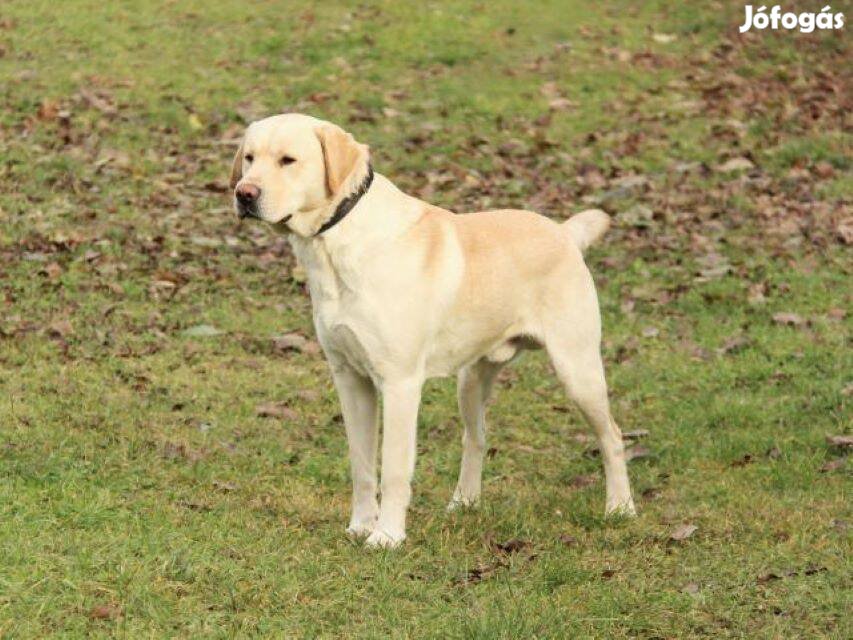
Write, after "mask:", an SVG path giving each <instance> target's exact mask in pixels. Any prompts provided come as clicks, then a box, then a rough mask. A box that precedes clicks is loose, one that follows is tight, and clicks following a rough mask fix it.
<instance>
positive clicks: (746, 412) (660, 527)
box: [0, 0, 853, 638]
mask: <svg viewBox="0 0 853 640" xmlns="http://www.w3.org/2000/svg"><path fill="white" fill-rule="evenodd" d="M315 4H317V3H308V2H289V3H278V2H258V3H243V2H233V1H227V0H215V1H214V0H210V1H206V2H201V1H186V2H171V3H163V2H154V1H150V0H145V1H140V2H135V3H117V2H87V1H84V0H73V1H67V2H64V3H62V4H61V8H60V5H58V4H57V3H55V2H47V1H44V0H39V1H30V2H21V1H18V0H13V1H11V2H6V3H4V4H3V6H2V7H0V78H2V82H0V301H2V307H0V308H1V309H2V311H0V313H1V314H2V315H0V636H2V637H9V638H43V637H51V636H56V637H60V636H61V637H111V636H117V637H128V638H141V637H310V638H313V637H329V638H350V637H352V638H356V637H358V638H372V637H376V638H384V637H400V638H403V637H412V638H415V637H418V638H420V637H425V638H433V637H435V638H445V637H451V638H533V637H535V638H693V637H708V638H721V637H731V638H847V637H850V636H851V634H853V629H851V625H850V620H849V615H848V614H845V613H844V612H845V611H847V610H848V609H849V603H850V599H851V565H850V560H849V557H850V552H851V537H850V529H849V523H850V521H851V516H853V514H851V509H850V496H849V490H850V486H851V485H850V475H849V466H848V467H842V468H837V469H835V470H831V471H821V468H822V467H823V465H824V464H826V463H827V462H830V461H832V460H835V459H837V458H839V457H841V456H842V455H843V452H841V451H839V450H837V449H833V448H831V447H829V446H828V445H827V443H826V441H825V437H826V436H827V435H831V434H841V433H850V422H851V421H850V399H849V398H850V396H849V394H850V385H851V382H853V380H851V371H853V356H851V349H850V337H851V334H850V324H851V323H850V316H849V313H848V314H847V315H846V316H842V314H839V313H838V310H844V309H849V308H850V306H851V305H850V303H851V287H850V284H849V283H850V281H851V262H850V253H849V251H850V249H849V247H845V246H844V245H842V244H841V243H840V241H839V233H838V225H839V223H840V222H841V220H843V219H844V218H845V217H849V216H850V212H851V187H850V185H851V174H850V169H851V166H850V149H851V143H852V142H853V140H851V136H850V133H849V122H847V123H845V117H848V119H849V114H847V115H846V113H847V112H846V111H845V106H844V96H845V95H849V78H848V77H847V76H845V74H844V69H845V68H846V67H847V66H849V65H848V64H847V61H848V60H849V48H848V47H847V44H846V37H845V36H846V34H845V33H844V32H835V33H831V32H830V33H820V32H815V33H813V34H810V35H809V36H803V35H799V34H790V33H784V32H781V33H775V34H771V33H769V32H764V33H762V34H753V37H751V38H748V39H745V40H743V39H740V38H738V37H737V36H736V26H737V25H738V24H740V21H741V20H742V15H743V8H742V4H738V3H724V4H720V3H669V2H652V3H642V6H641V7H640V5H638V4H637V3H628V2H620V1H614V2H608V3H604V4H601V3H598V4H594V5H593V3H566V2H557V1H553V2H541V3H537V4H536V7H535V8H534V9H530V8H529V5H525V4H523V3H517V2H506V1H503V0H502V1H500V2H497V1H496V2H491V3H475V2H430V3H425V4H423V3H422V4H420V5H417V8H415V7H416V5H415V4H410V3H399V2H397V3H395V2H379V1H369V2H363V3H360V4H358V5H354V4H351V3H343V2H340V3H336V2H330V3H322V4H319V5H318V6H315ZM815 7H816V8H815V10H818V9H819V6H818V5H815ZM837 10H838V9H837ZM653 34H664V35H674V36H676V38H675V40H673V41H671V42H658V41H656V40H655V39H654V38H653ZM659 39H660V38H659ZM665 39H666V38H664V40H665ZM549 82H553V83H556V85H550V86H551V87H552V88H551V89H549V88H548V87H545V88H544V89H543V85H545V84H546V83H549ZM553 87H556V91H557V94H558V95H559V96H561V97H564V98H567V99H568V100H570V101H571V103H572V106H569V107H568V108H559V109H556V110H549V101H550V100H552V99H553V96H551V95H549V92H553V90H554V89H553ZM285 109H297V110H302V111H308V112H311V113H313V114H315V115H319V116H321V117H325V118H328V119H331V120H334V121H336V122H339V123H340V124H342V125H343V126H345V127H346V128H348V129H349V130H351V131H353V132H354V134H355V135H356V136H357V137H358V138H359V139H360V140H363V141H365V142H368V143H370V144H371V147H372V149H373V153H374V164H375V166H376V167H377V169H378V170H379V171H381V172H383V173H384V174H386V175H388V176H389V177H391V178H392V179H393V180H395V181H396V182H397V183H398V184H400V185H401V186H402V187H404V188H406V189H408V190H410V191H412V192H414V193H418V194H422V195H424V196H425V197H428V199H430V200H431V201H433V202H435V203H437V204H440V205H444V206H448V207H451V208H453V209H455V210H462V211H464V210H470V209H475V208H484V207H498V206H529V207H535V208H537V209H539V210H540V211H542V212H543V213H546V214H548V215H552V216H555V217H562V216H566V215H569V214H570V213H571V212H573V211H577V210H580V209H581V208H584V207H586V206H588V204H589V203H598V202H602V203H604V206H605V207H606V208H608V210H610V211H611V213H614V214H615V215H616V219H617V224H616V226H615V229H614V230H613V231H612V232H611V234H610V235H608V237H607V241H606V242H605V243H604V244H603V245H602V246H601V247H598V248H596V249H595V250H593V251H592V252H591V255H590V257H589V263H590V265H591V267H592V269H593V272H594V274H595V275H596V279H597V281H598V283H599V288H600V297H601V306H602V311H603V316H604V324H605V327H604V329H605V346H604V353H605V357H606V361H607V368H608V375H609V380H610V386H611V392H612V398H613V405H614V412H615V414H616V418H617V420H618V421H619V422H620V423H621V425H622V427H623V430H626V431H628V430H634V429H648V430H649V432H650V435H649V436H648V437H647V438H646V439H645V441H644V442H643V444H644V446H646V447H647V448H648V449H649V451H650V454H649V455H648V456H647V457H644V458H639V459H636V460H634V461H633V462H632V463H631V469H630V471H631V476H632V481H633V484H634V490H635V494H636V495H637V498H638V506H639V510H640V515H639V517H638V518H637V519H636V520H633V521H606V520H604V519H603V517H602V513H603V507H604V487H603V481H602V479H601V470H600V460H599V459H598V458H597V457H595V456H594V455H592V454H591V453H590V451H589V447H590V446H591V445H590V444H589V443H586V444H585V443H583V442H581V441H579V438H578V436H579V434H583V433H586V429H585V426H584V425H583V423H582V421H581V420H580V417H579V414H578V413H577V412H576V411H575V410H574V409H573V408H571V407H567V404H566V400H565V398H564V395H563V393H562V390H561V389H560V386H559V384H558V383H557V381H556V379H555V378H554V377H553V375H552V374H551V371H550V366H549V365H548V363H547V362H546V360H545V359H544V357H543V356H542V355H541V354H531V355H529V356H527V357H526V358H525V359H522V360H521V361H520V362H519V363H518V364H517V365H516V366H514V367H513V368H512V369H510V370H509V371H507V372H506V373H505V374H504V375H503V377H502V382H501V385H500V389H499V391H498V393H497V396H496V398H495V401H494V403H493V405H492V407H491V409H490V414H489V417H490V433H489V446H491V447H493V450H492V451H491V454H492V455H491V456H490V459H489V460H488V462H487V466H486V475H485V483H484V496H483V504H482V505H481V507H480V509H479V510H476V511H469V512H465V513H461V514H453V515H446V514H445V512H444V505H445V504H446V502H447V500H448V499H449V497H450V494H451V491H452V488H453V485H454V483H455V478H456V473H457V470H458V464H459V457H460V446H459V433H460V426H459V419H458V416H457V413H456V410H455V400H454V388H453V382H452V381H449V380H440V381H432V382H430V383H429V384H428V385H427V387H426V390H425V394H424V402H423V408H422V411H421V416H420V427H419V430H420V438H419V459H418V467H417V472H416V481H415V498H414V503H413V506H412V509H411V514H410V527H409V539H408V540H407V542H406V544H405V546H404V547H403V548H402V549H401V550H398V551H394V552H370V551H366V550H365V549H363V548H362V547H361V546H360V545H359V544H356V543H353V542H351V541H349V540H348V539H347V538H346V537H345V536H344V533H343V530H344V527H345V525H346V522H347V517H348V496H349V489H350V488H349V480H348V469H347V464H346V442H345V438H344V433H343V428H342V425H341V423H340V416H339V413H338V407H337V400H336V397H335V395H334V393H333V390H332V388H331V384H330V380H329V376H328V373H327V369H326V365H325V363H324V361H323V360H322V358H321V357H320V356H319V355H315V354H312V353H310V352H305V353H285V354H281V353H277V352H276V351H275V350H274V349H273V346H272V342H271V340H270V338H271V336H273V335H275V334H279V333H283V332H286V331H301V332H303V333H304V334H305V335H308V336H310V335H311V327H310V305H309V301H308V299H307V297H306V295H305V292H304V289H303V285H302V283H301V278H300V276H299V273H298V271H297V270H295V263H294V260H293V258H292V256H291V255H290V252H289V250H288V249H287V246H286V244H285V243H284V242H283V241H282V240H281V239H280V238H276V237H275V236H273V235H271V234H270V233H269V232H268V231H267V230H265V229H263V228H260V227H256V226H252V225H244V226H240V225H238V224H237V222H236V220H235V219H234V216H233V214H232V213H231V212H230V211H229V209H228V207H229V202H228V200H229V198H228V196H227V195H226V194H224V193H223V192H222V191H223V189H224V187H225V179H226V175H227V171H228V169H229V167H230V158H231V154H232V153H233V151H234V148H235V147H236V140H237V137H238V136H239V134H240V131H241V129H242V127H243V125H244V124H245V121H246V119H247V118H251V117H258V116H262V115H265V114H269V113H274V112H278V111H281V110H285ZM546 116H547V117H546ZM845 127H848V128H847V129H845ZM739 156H747V157H749V158H750V159H751V160H752V161H753V162H754V164H755V165H756V169H755V170H754V171H752V172H747V173H745V174H731V175H728V174H723V173H720V172H718V171H716V170H715V167H717V166H718V165H720V164H722V163H723V162H725V160H727V159H729V158H732V157H739ZM689 163H698V164H689ZM590 171H593V172H594V173H595V172H597V174H598V175H599V176H600V180H598V181H587V180H585V179H584V178H583V176H589V175H590ZM631 174H640V175H643V176H645V177H646V178H647V184H646V185H645V186H643V187H642V188H640V189H639V190H634V191H631V190H627V191H626V190H623V191H619V189H618V179H619V178H620V177H624V176H625V175H631ZM466 177H467V179H466ZM579 177H580V178H579ZM428 184H429V185H431V186H429V187H427V185H428ZM614 190H615V191H614ZM637 203H640V204H645V205H647V206H649V207H651V208H652V210H653V211H654V218H653V219H652V220H651V221H650V222H649V223H648V226H647V227H645V228H643V229H637V228H633V227H632V226H631V223H630V221H628V220H626V219H625V218H620V214H621V213H623V212H624V211H626V210H628V209H630V207H631V206H632V205H634V204H637ZM709 254H718V255H719V256H721V258H717V259H710V261H711V262H710V263H709V258H708V257H707V256H708V255H709ZM714 260H717V262H716V263H715V262H714ZM720 260H723V261H724V262H725V263H726V264H728V265H730V269H729V270H728V272H727V273H724V274H722V275H720V273H717V274H713V273H712V274H711V275H710V276H709V277H702V276H701V274H702V271H703V270H707V269H708V268H709V264H711V266H713V264H717V263H719V261H720ZM759 289H760V291H761V292H762V296H763V300H756V297H757V296H756V290H759ZM782 312H788V313H796V314H798V315H799V316H800V317H801V318H802V320H803V323H802V324H800V325H798V326H785V325H782V324H780V323H779V322H776V321H774V319H773V316H774V314H777V313H782ZM840 316H842V317H840ZM200 324H210V325H213V326H215V327H216V328H218V329H220V330H221V331H222V332H223V333H221V334H219V335H217V336H213V337H207V338H192V337H187V336H185V335H184V334H183V332H184V330H185V329H187V328H190V327H193V326H196V325H200ZM651 329H654V330H656V333H655V331H652V330H651ZM644 336H648V337H644ZM733 338H739V341H738V343H737V345H736V346H735V348H732V349H725V348H724V347H725V346H726V345H727V344H728V345H729V346H731V344H732V339H733ZM718 350H719V351H718ZM269 401H286V402H288V403H289V405H290V406H291V407H292V408H293V409H294V410H295V411H296V412H297V417H296V418H295V419H292V420H287V421H282V420H274V419H268V418H260V417H258V416H257V412H256V407H257V406H258V405H259V404H261V403H265V402H269ZM745 456H749V457H748V458H746V459H745ZM589 474H592V475H594V476H595V477H596V478H597V481H596V482H595V483H593V484H592V485H590V486H584V487H576V486H575V485H576V484H578V483H576V482H574V480H575V479H576V478H577V477H578V476H585V475H589ZM682 523H693V524H695V525H696V526H698V529H697V531H696V532H695V533H694V534H693V535H692V536H691V537H690V538H688V539H686V540H684V541H681V542H676V541H672V540H670V539H669V535H670V533H671V532H672V531H673V529H674V528H675V527H676V526H678V525H679V524H682ZM512 539H521V540H523V541H525V542H526V543H527V544H526V546H524V548H523V549H522V550H521V551H519V552H517V553H504V552H501V551H500V550H499V549H498V548H496V546H495V544H496V543H503V542H506V541H508V540H512ZM567 542H568V543H567ZM99 607H100V608H101V609H100V610H99Z"/></svg>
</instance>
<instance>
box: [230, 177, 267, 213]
mask: <svg viewBox="0 0 853 640" xmlns="http://www.w3.org/2000/svg"><path fill="white" fill-rule="evenodd" d="M234 197H235V198H236V199H237V217H239V218H240V219H241V220H242V219H243V218H257V217H258V202H259V201H260V199H261V189H260V187H258V186H256V185H254V184H241V185H239V186H238V187H237V188H236V189H235V190H234Z"/></svg>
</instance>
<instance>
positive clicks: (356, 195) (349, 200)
mask: <svg viewBox="0 0 853 640" xmlns="http://www.w3.org/2000/svg"><path fill="white" fill-rule="evenodd" d="M372 182H373V167H372V166H370V165H369V164H368V165H367V175H366V176H365V177H364V180H362V181H361V184H360V185H358V188H357V189H356V190H355V191H353V192H352V193H351V194H349V195H348V196H347V197H346V198H344V199H343V200H341V201H340V202H339V203H338V206H337V207H336V208H335V212H334V213H333V214H332V217H331V218H329V219H328V220H326V222H324V223H323V226H322V227H320V228H319V229H317V233H315V234H314V236H315V237H316V236H319V235H320V234H321V233H323V232H325V231H328V230H329V229H331V228H332V227H334V226H335V225H336V224H338V223H339V222H340V221H341V220H343V219H344V217H345V216H346V215H347V214H348V213H349V212H350V211H352V210H353V207H355V205H357V204H358V201H359V200H361V197H362V196H363V195H364V194H365V193H367V190H368V189H370V185H371V183H372Z"/></svg>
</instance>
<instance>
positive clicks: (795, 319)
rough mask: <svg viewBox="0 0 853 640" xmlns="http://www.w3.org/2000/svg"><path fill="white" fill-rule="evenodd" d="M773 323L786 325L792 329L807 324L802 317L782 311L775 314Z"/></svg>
mask: <svg viewBox="0 0 853 640" xmlns="http://www.w3.org/2000/svg"><path fill="white" fill-rule="evenodd" d="M773 322H775V323H776V324H784V325H788V326H790V327H800V326H802V325H804V324H805V323H806V321H805V320H804V319H803V317H802V316H800V315H798V314H796V313H792V312H790V311H782V312H780V313H774V314H773Z"/></svg>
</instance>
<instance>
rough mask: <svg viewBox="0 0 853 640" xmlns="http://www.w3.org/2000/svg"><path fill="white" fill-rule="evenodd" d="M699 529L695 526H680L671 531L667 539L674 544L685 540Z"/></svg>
mask: <svg viewBox="0 0 853 640" xmlns="http://www.w3.org/2000/svg"><path fill="white" fill-rule="evenodd" d="M698 529H699V527H697V526H696V525H695V524H681V525H678V526H677V527H676V528H675V529H673V530H672V531H671V532H670V534H669V539H670V540H673V541H675V542H681V541H683V540H687V538H689V537H690V536H692V535H693V534H694V533H696V531H697V530H698Z"/></svg>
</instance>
